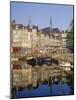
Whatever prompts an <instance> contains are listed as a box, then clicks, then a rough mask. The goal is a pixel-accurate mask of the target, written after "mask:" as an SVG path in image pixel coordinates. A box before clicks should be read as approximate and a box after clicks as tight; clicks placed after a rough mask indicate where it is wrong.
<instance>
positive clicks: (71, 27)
mask: <svg viewBox="0 0 76 100" xmlns="http://www.w3.org/2000/svg"><path fill="white" fill-rule="evenodd" d="M66 32H67V47H68V49H69V50H70V51H71V52H73V51H74V21H73V20H72V21H71V23H70V25H69V30H67V31H66Z"/></svg>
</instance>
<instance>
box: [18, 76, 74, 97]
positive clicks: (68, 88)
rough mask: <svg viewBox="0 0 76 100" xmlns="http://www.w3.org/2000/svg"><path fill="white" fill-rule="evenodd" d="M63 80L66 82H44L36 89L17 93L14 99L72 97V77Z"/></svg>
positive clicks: (27, 89) (26, 89)
mask: <svg viewBox="0 0 76 100" xmlns="http://www.w3.org/2000/svg"><path fill="white" fill-rule="evenodd" d="M68 77H69V78H68ZM63 79H64V80H66V81H63V80H62V81H58V82H53V83H50V84H48V83H47V81H45V82H43V83H42V84H40V85H38V87H35V88H32V87H31V88H25V89H23V91H17V93H16V98H20V97H21V98H22V97H39V96H61V95H72V94H73V93H74V91H73V89H74V88H73V86H74V85H73V78H72V76H67V77H66V78H63Z"/></svg>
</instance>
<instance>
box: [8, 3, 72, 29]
mask: <svg viewBox="0 0 76 100" xmlns="http://www.w3.org/2000/svg"><path fill="white" fill-rule="evenodd" d="M10 7H11V21H12V20H15V21H16V23H17V24H24V25H26V26H27V25H28V23H29V16H31V24H32V25H37V26H39V29H42V28H45V27H48V26H50V16H51V18H52V28H56V27H58V28H59V29H60V30H66V29H67V28H68V26H69V24H70V22H71V20H72V19H73V6H72V5H58V4H57V5H56V4H40V3H26V2H23V3H22V2H11V6H10Z"/></svg>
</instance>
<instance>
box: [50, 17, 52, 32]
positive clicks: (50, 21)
mask: <svg viewBox="0 0 76 100" xmlns="http://www.w3.org/2000/svg"><path fill="white" fill-rule="evenodd" d="M51 30H52V17H51V16H50V33H51Z"/></svg>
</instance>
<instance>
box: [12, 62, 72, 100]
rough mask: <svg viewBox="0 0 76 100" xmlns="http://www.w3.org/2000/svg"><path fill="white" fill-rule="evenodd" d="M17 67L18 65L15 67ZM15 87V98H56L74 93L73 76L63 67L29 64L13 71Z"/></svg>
mask: <svg viewBox="0 0 76 100" xmlns="http://www.w3.org/2000/svg"><path fill="white" fill-rule="evenodd" d="M14 66H16V63H15V65H14ZM12 84H13V86H15V88H16V89H15V90H16V93H15V96H16V98H18V97H19V98H20V97H34V96H54V95H69V94H73V93H74V82H73V74H71V73H70V74H69V73H67V72H66V71H65V70H63V69H62V68H61V67H58V66H56V65H55V66H50V65H45V64H44V65H42V66H38V65H35V66H34V67H32V66H30V65H28V64H27V63H24V64H21V67H20V68H18V66H16V67H15V68H14V69H13V83H12ZM13 91H14V90H13Z"/></svg>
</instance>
